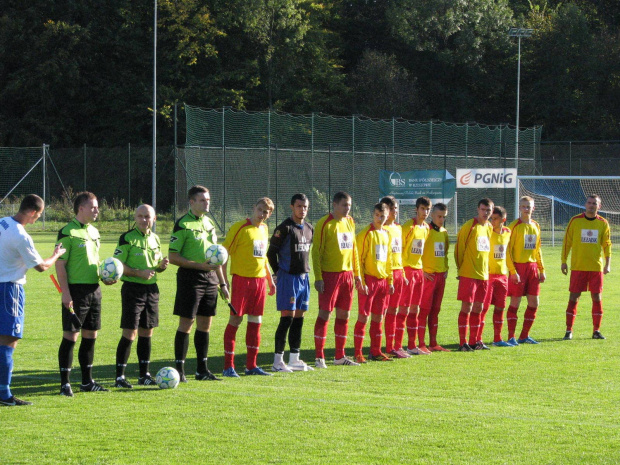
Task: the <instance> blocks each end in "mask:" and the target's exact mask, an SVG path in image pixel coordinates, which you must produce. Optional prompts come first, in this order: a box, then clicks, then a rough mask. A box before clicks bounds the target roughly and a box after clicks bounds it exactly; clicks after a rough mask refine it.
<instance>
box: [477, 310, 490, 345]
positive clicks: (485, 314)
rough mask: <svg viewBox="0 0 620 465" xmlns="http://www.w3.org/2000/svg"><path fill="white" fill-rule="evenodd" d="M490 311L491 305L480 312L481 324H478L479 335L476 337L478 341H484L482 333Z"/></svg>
mask: <svg viewBox="0 0 620 465" xmlns="http://www.w3.org/2000/svg"><path fill="white" fill-rule="evenodd" d="M488 311H489V307H486V308H483V309H482V313H481V314H480V326H478V336H477V337H476V342H478V341H482V333H483V332H484V323H485V321H484V320H485V318H486V317H487V312H488Z"/></svg>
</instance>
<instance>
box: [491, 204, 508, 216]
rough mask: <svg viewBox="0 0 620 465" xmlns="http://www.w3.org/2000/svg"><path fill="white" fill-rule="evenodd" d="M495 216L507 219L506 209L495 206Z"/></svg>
mask: <svg viewBox="0 0 620 465" xmlns="http://www.w3.org/2000/svg"><path fill="white" fill-rule="evenodd" d="M493 214H494V215H499V216H501V217H502V218H506V216H507V214H506V209H505V208H504V207H502V206H500V205H495V207H493Z"/></svg>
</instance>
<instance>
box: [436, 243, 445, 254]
mask: <svg viewBox="0 0 620 465" xmlns="http://www.w3.org/2000/svg"><path fill="white" fill-rule="evenodd" d="M445 256H446V245H445V244H444V243H443V242H435V257H445Z"/></svg>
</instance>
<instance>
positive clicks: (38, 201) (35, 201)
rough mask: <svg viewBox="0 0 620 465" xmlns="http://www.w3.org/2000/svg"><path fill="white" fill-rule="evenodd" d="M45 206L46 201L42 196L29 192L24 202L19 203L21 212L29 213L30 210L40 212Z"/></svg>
mask: <svg viewBox="0 0 620 465" xmlns="http://www.w3.org/2000/svg"><path fill="white" fill-rule="evenodd" d="M43 207H45V202H44V201H43V199H42V198H41V197H39V196H38V195H37V194H28V195H27V196H26V197H24V199H23V200H22V203H21V204H20V205H19V212H20V213H28V212H32V211H35V212H37V213H38V212H40V211H43Z"/></svg>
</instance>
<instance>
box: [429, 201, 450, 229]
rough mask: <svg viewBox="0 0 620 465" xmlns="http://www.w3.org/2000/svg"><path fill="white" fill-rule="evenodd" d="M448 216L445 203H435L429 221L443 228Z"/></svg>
mask: <svg viewBox="0 0 620 465" xmlns="http://www.w3.org/2000/svg"><path fill="white" fill-rule="evenodd" d="M446 216H448V206H447V205H446V204H445V203H441V202H439V203H436V204H435V205H433V210H432V211H431V220H432V221H433V223H434V224H436V225H437V226H443V225H444V223H445V222H446Z"/></svg>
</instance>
